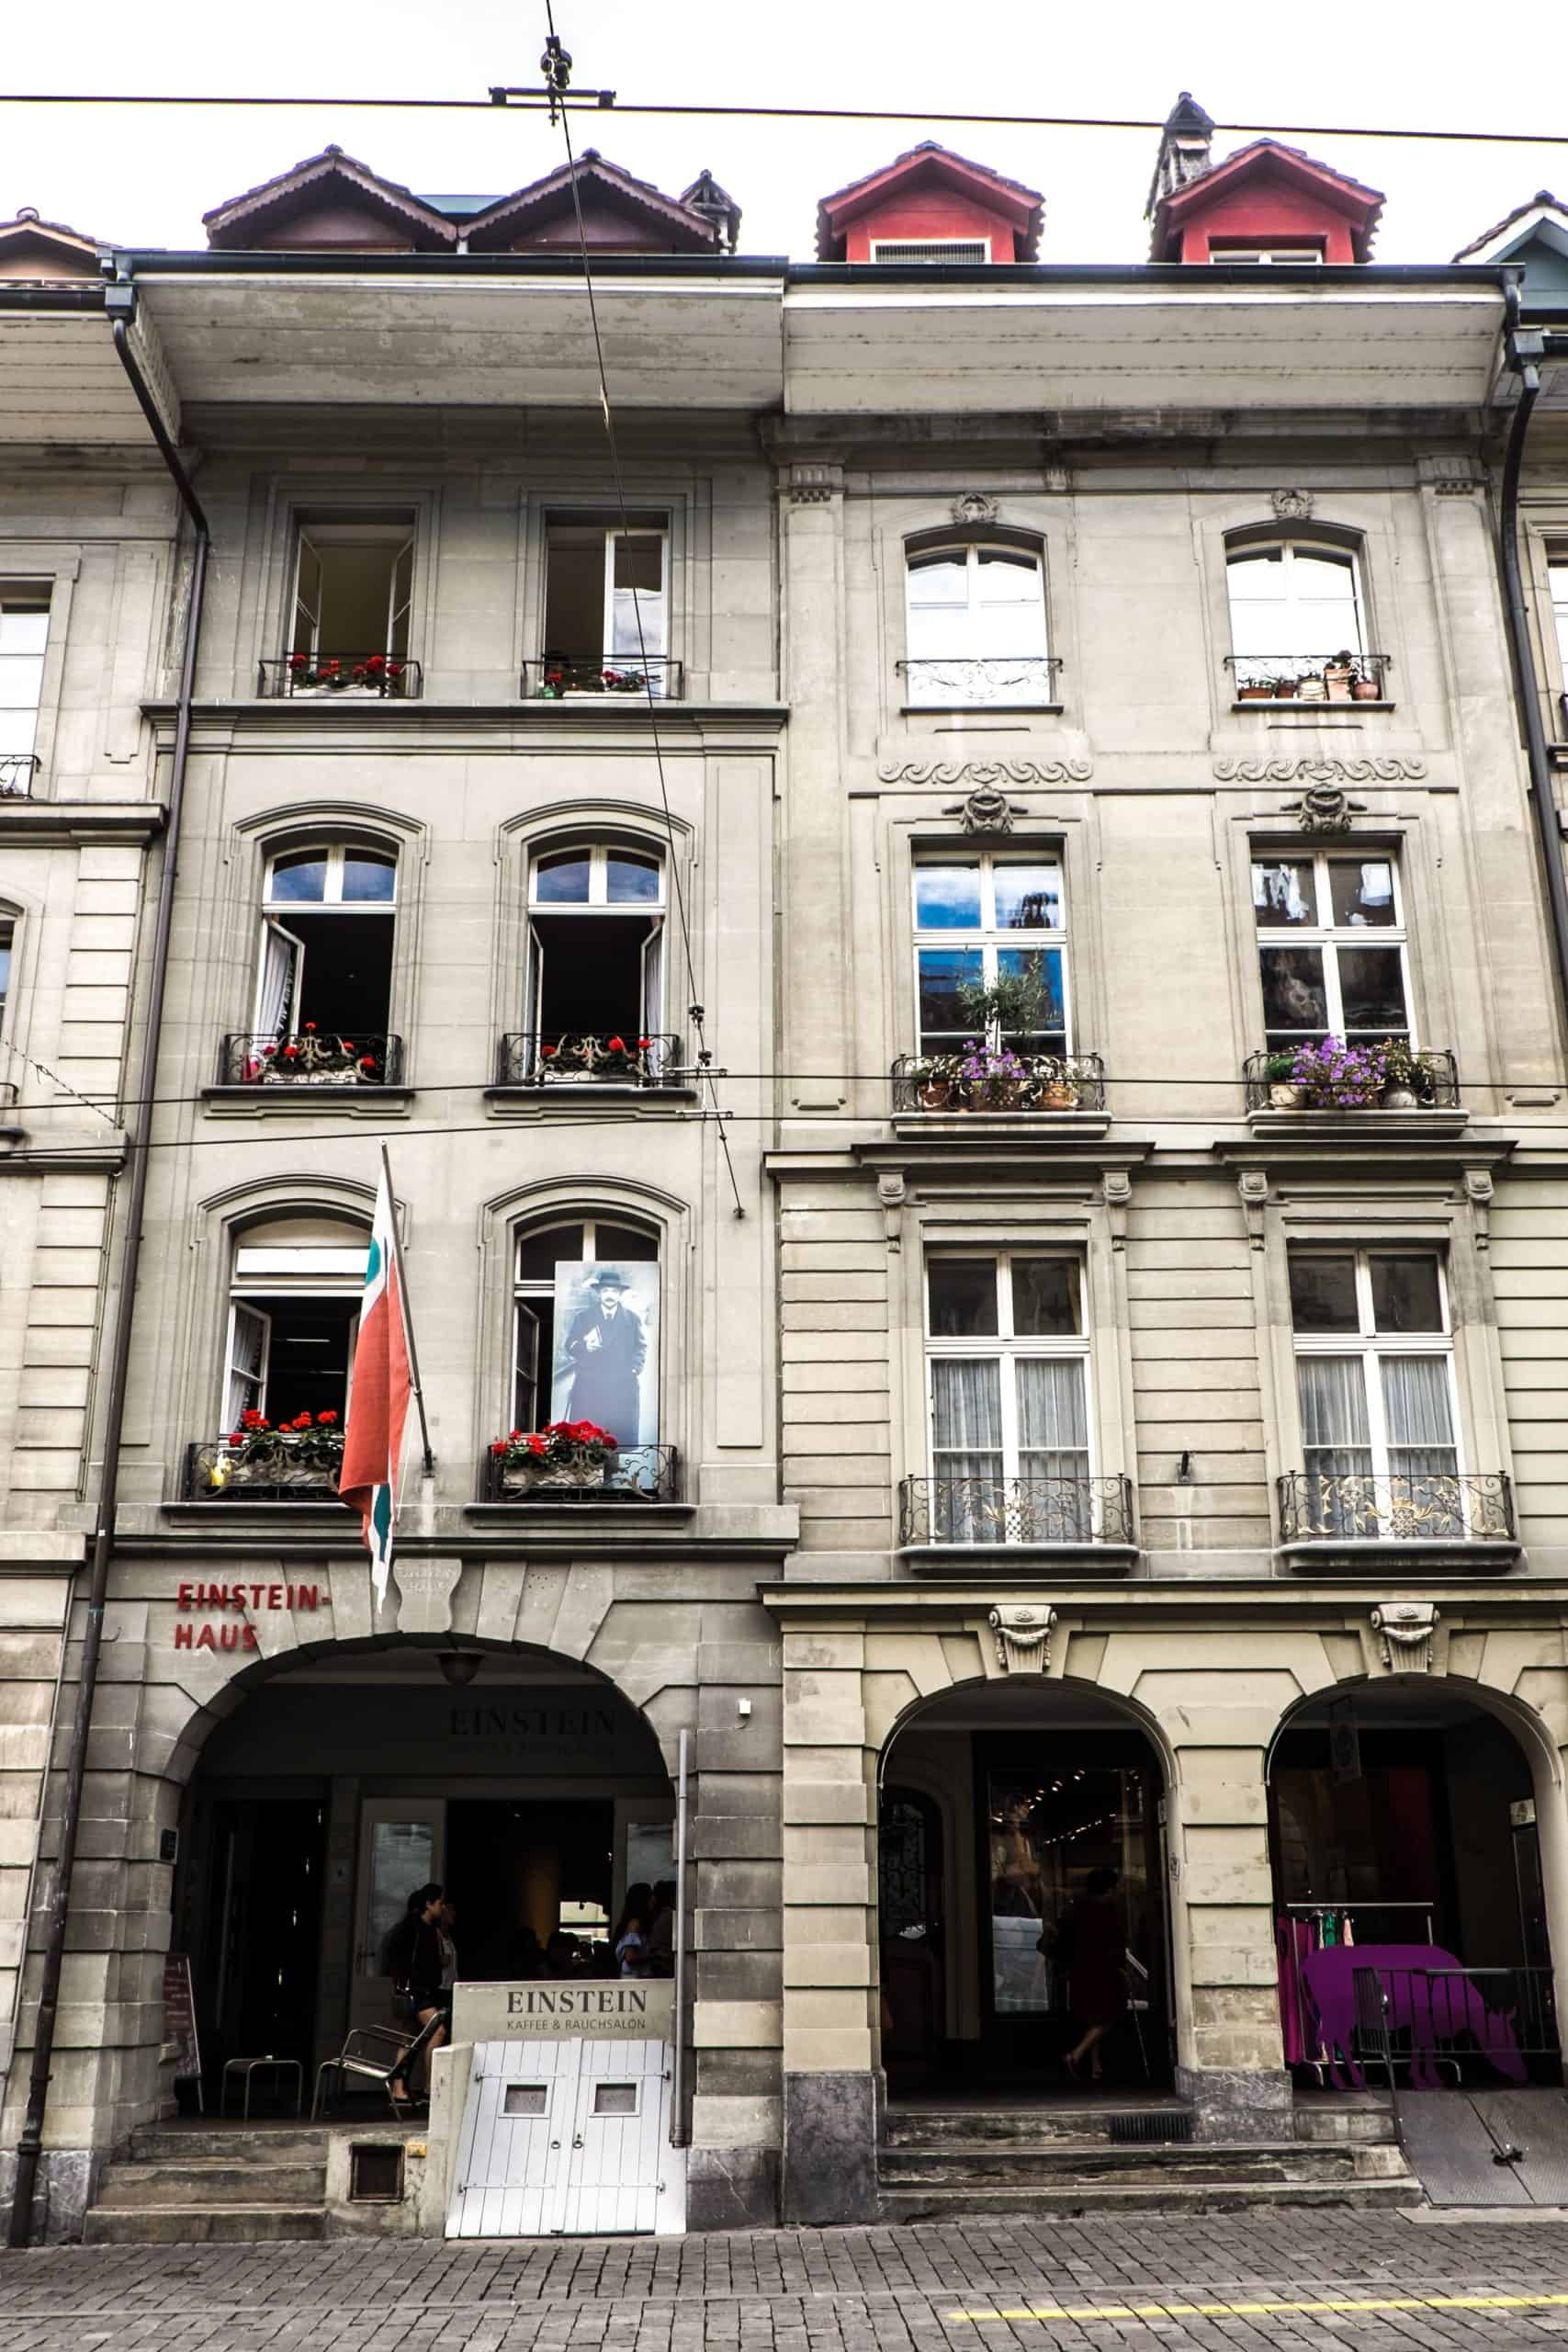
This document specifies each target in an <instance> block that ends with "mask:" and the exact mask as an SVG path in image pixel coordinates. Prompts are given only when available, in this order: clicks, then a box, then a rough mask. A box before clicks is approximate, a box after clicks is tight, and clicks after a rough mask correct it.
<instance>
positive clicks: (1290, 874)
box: [1252, 865, 1314, 922]
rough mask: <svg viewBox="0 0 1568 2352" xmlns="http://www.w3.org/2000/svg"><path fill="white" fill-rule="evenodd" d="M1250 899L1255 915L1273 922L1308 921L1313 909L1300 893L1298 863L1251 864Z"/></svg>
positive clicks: (1300, 875)
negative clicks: (1255, 911) (1252, 865)
mask: <svg viewBox="0 0 1568 2352" xmlns="http://www.w3.org/2000/svg"><path fill="white" fill-rule="evenodd" d="M1252 903H1253V906H1254V907H1255V908H1256V910H1257V911H1258V914H1259V915H1261V916H1263V917H1265V918H1267V919H1269V920H1271V921H1273V922H1311V921H1312V918H1313V914H1314V909H1313V908H1311V907H1309V906H1308V904H1307V902H1306V899H1304V898H1303V895H1302V869H1301V867H1300V866H1299V865H1255V866H1254V867H1253V869H1252Z"/></svg>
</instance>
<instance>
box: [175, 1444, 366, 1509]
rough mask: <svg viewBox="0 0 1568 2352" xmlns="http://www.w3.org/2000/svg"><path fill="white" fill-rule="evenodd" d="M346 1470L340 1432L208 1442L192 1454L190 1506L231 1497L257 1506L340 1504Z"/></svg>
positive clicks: (189, 1460)
mask: <svg viewBox="0 0 1568 2352" xmlns="http://www.w3.org/2000/svg"><path fill="white" fill-rule="evenodd" d="M342 1467H343V1438H342V1435H341V1434H340V1433H339V1432H338V1431H326V1430H308V1431H305V1432H303V1433H298V1434H297V1433H294V1432H292V1431H290V1430H266V1431H265V1432H264V1433H262V1434H260V1435H257V1436H249V1435H247V1436H245V1437H243V1438H242V1439H241V1440H240V1442H239V1443H238V1444H237V1445H236V1444H235V1443H234V1442H233V1440H232V1439H231V1438H228V1437H217V1438H206V1439H203V1440H201V1441H200V1442H197V1444H195V1445H192V1446H188V1447H187V1448H186V1476H185V1498H186V1502H195V1503H203V1502H218V1501H220V1500H222V1499H223V1498H225V1497H230V1498H237V1499H239V1500H241V1501H244V1502H252V1503H319V1502H333V1501H335V1500H336V1498H337V1478H338V1472H339V1471H340V1470H341V1469H342Z"/></svg>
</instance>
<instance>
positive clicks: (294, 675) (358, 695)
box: [256, 653, 424, 702]
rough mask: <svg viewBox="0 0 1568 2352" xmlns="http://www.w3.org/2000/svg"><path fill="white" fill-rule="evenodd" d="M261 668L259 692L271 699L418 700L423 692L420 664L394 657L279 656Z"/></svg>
mask: <svg viewBox="0 0 1568 2352" xmlns="http://www.w3.org/2000/svg"><path fill="white" fill-rule="evenodd" d="M256 666H257V670H258V672H259V677H258V681H257V690H258V692H259V693H261V694H263V695H310V696H311V697H312V698H313V699H314V700H316V701H318V702H326V701H331V699H332V697H333V695H342V696H343V697H344V699H345V700H348V701H358V700H361V699H363V698H364V697H365V696H366V695H371V696H374V697H375V698H376V699H378V700H383V701H384V700H385V699H386V698H387V697H388V696H389V695H399V696H400V697H401V699H402V700H403V701H405V702H415V701H417V700H418V698H419V696H420V695H422V694H423V691H424V673H423V670H422V669H421V667H420V664H419V663H418V662H411V661H408V660H405V659H404V658H403V657H402V656H401V655H394V654H390V653H280V654H276V655H269V656H268V658H267V659H266V660H265V661H264V662H258V664H257V665H256Z"/></svg>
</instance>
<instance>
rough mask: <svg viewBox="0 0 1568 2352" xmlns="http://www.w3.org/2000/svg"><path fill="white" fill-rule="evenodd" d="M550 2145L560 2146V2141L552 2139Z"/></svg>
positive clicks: (553, 2146)
mask: <svg viewBox="0 0 1568 2352" xmlns="http://www.w3.org/2000/svg"><path fill="white" fill-rule="evenodd" d="M550 2145H551V2147H552V2148H558V2147H559V2146H560V2142H559V2141H558V2140H552V2141H551V2142H550Z"/></svg>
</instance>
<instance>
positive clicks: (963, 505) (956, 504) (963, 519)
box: [952, 490, 1001, 531]
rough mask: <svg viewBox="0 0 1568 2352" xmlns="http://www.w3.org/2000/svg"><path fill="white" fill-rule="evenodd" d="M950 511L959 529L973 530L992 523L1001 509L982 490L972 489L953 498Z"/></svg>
mask: <svg viewBox="0 0 1568 2352" xmlns="http://www.w3.org/2000/svg"><path fill="white" fill-rule="evenodd" d="M952 511H953V521H954V522H955V523H956V524H957V526H958V527H959V529H960V530H961V531H963V530H970V531H975V530H978V529H979V528H980V527H981V526H982V525H984V524H987V523H994V522H995V521H996V519H997V516H998V514H999V513H1000V512H1001V509H1000V508H999V507H998V503H997V502H996V500H995V499H994V498H987V496H986V493H985V492H984V491H979V490H972V491H970V492H968V493H967V494H966V496H964V497H963V498H955V499H954V500H953V510H952Z"/></svg>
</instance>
